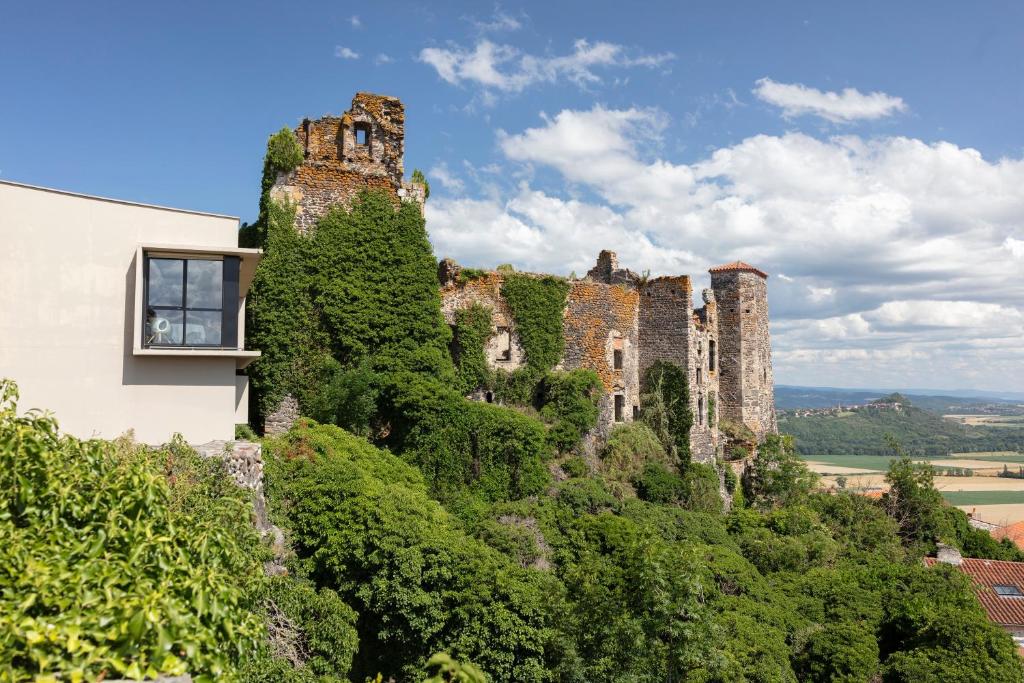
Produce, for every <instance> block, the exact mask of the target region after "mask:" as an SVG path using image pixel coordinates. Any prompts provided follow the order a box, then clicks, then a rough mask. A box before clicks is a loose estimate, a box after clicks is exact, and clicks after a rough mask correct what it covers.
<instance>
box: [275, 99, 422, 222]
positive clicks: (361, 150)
mask: <svg viewBox="0 0 1024 683" xmlns="http://www.w3.org/2000/svg"><path fill="white" fill-rule="evenodd" d="M360 131H363V133H365V138H364V140H365V144H360V136H361V135H362V133H361V132H360ZM295 136H296V137H297V138H298V141H299V144H300V145H301V146H302V149H303V154H304V157H305V158H304V160H303V162H302V164H300V165H299V167H298V168H296V169H295V170H294V171H292V172H290V173H282V174H280V175H279V176H278V177H277V180H276V181H275V183H274V186H273V187H272V188H271V190H270V197H271V198H272V199H274V200H275V201H279V202H284V201H290V202H292V203H293V204H295V205H296V214H295V228H296V229H297V230H298V231H299V232H300V233H303V234H305V233H308V232H309V231H311V230H312V229H313V228H314V227H315V226H316V222H317V220H319V219H320V218H321V217H322V216H323V215H325V214H326V213H327V212H328V211H329V210H330V208H331V207H333V206H338V205H341V206H350V205H351V202H352V200H353V199H354V198H355V197H356V195H358V194H359V193H360V192H361V191H363V190H367V189H376V190H383V191H385V192H387V193H388V194H389V195H391V196H392V197H393V198H394V199H395V201H412V202H416V203H418V204H419V205H420V206H421V207H422V206H423V202H424V200H425V188H424V187H423V185H421V184H419V183H407V182H405V180H404V178H403V175H404V166H403V163H404V162H403V155H404V153H405V108H404V106H403V105H402V102H401V101H400V100H398V99H397V98H394V97H386V96H383V95H373V94H371V93H357V94H356V96H355V97H354V98H353V99H352V108H351V109H350V110H349V111H347V112H345V113H344V114H343V115H342V116H324V117H322V118H319V119H316V120H310V119H306V120H304V121H303V122H302V124H301V125H300V126H299V127H298V128H296V129H295Z"/></svg>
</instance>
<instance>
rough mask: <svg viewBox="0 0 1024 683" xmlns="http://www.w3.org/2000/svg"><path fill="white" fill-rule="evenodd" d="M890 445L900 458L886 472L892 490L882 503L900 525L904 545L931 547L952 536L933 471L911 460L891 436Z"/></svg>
mask: <svg viewBox="0 0 1024 683" xmlns="http://www.w3.org/2000/svg"><path fill="white" fill-rule="evenodd" d="M890 447H891V448H892V450H893V453H894V454H895V455H897V456H898V458H897V459H896V460H893V461H892V463H891V464H890V465H889V471H888V473H887V474H886V475H885V480H886V482H888V484H889V490H888V491H886V492H885V493H884V494H882V505H883V506H884V508H885V510H886V512H887V513H888V514H889V516H890V517H892V518H893V519H894V520H895V521H896V523H897V525H898V526H899V535H900V538H901V539H902V540H903V543H904V544H905V545H907V546H908V547H914V548H917V549H918V550H920V551H927V550H931V549H933V548H934V547H935V543H936V542H938V541H939V540H943V539H950V537H951V535H952V529H951V528H950V525H949V521H948V519H947V518H946V516H945V515H944V514H943V508H944V506H945V503H944V502H943V500H942V494H941V493H939V491H938V490H937V489H936V488H935V483H934V470H933V469H932V467H931V465H928V464H927V463H915V462H914V461H913V460H911V459H910V458H909V457H908V456H907V455H906V453H905V452H903V449H902V448H901V447H900V445H899V444H898V443H896V442H895V440H892V439H890Z"/></svg>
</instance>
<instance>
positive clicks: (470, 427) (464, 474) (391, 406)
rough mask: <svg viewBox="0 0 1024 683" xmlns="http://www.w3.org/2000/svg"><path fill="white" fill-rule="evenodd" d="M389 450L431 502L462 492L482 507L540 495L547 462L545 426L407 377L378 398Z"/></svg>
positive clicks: (394, 381) (397, 378) (433, 383)
mask: <svg viewBox="0 0 1024 683" xmlns="http://www.w3.org/2000/svg"><path fill="white" fill-rule="evenodd" d="M384 398H385V402H386V403H387V404H388V409H387V413H388V415H389V417H390V420H391V422H390V429H391V433H390V435H389V438H388V443H389V444H390V445H391V446H392V447H393V448H394V450H395V451H396V452H399V453H401V454H402V457H403V458H404V459H406V460H407V461H409V462H410V463H413V464H415V465H416V466H418V467H419V468H420V469H421V470H422V471H423V473H424V475H425V476H426V477H427V479H428V481H429V482H430V484H431V490H432V491H433V492H434V493H435V495H437V496H439V497H441V498H443V499H447V498H449V497H450V496H453V495H456V494H458V493H459V492H460V491H462V490H463V489H464V488H468V489H469V490H471V491H473V492H475V493H478V494H480V495H483V496H484V497H485V498H487V499H489V500H510V499H515V498H522V497H524V496H529V495H534V494H537V493H539V492H540V491H542V490H543V489H544V487H545V486H546V485H547V483H548V481H549V480H550V474H549V473H548V470H547V467H546V465H545V464H544V463H545V461H546V460H547V459H548V458H550V456H551V449H550V447H549V446H548V445H547V443H546V437H545V431H544V426H543V425H542V424H541V423H540V422H539V421H538V420H534V419H532V418H529V417H527V416H526V415H523V414H521V413H519V412H517V411H515V410H512V409H510V408H504V407H501V406H496V405H492V404H488V403H478V402H475V401H468V400H466V399H465V398H463V397H462V396H461V395H459V394H458V393H456V392H455V391H453V390H452V389H450V388H448V387H444V386H441V385H440V383H438V382H437V381H435V380H431V379H427V378H424V377H423V376H421V375H413V374H412V373H398V374H395V375H393V376H391V377H390V381H389V384H388V386H387V387H386V388H385V391H384Z"/></svg>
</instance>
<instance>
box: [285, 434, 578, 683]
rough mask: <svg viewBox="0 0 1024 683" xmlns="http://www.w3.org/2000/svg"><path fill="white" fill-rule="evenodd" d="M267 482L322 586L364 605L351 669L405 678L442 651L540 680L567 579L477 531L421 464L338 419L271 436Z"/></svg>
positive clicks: (511, 675) (497, 671)
mask: <svg viewBox="0 0 1024 683" xmlns="http://www.w3.org/2000/svg"><path fill="white" fill-rule="evenodd" d="M266 449H267V450H266V452H267V454H268V461H267V479H268V481H267V491H268V493H269V494H270V496H271V501H272V503H273V504H274V506H275V508H276V509H279V510H282V511H283V512H284V514H285V519H284V520H283V522H284V523H285V524H286V525H287V526H288V527H289V529H290V531H291V533H292V538H293V539H294V544H295V551H296V553H297V555H298V557H299V559H300V560H301V562H302V563H303V564H304V566H306V567H308V568H309V570H310V576H311V577H314V578H315V580H316V582H317V584H318V586H319V587H321V588H330V589H332V590H335V591H337V592H338V593H339V595H340V596H341V597H342V599H343V600H344V601H345V602H346V603H348V604H350V605H352V606H353V607H355V608H356V609H357V610H358V612H359V620H358V622H357V628H358V631H359V650H358V652H357V654H356V657H355V660H354V665H353V673H352V674H351V676H350V677H351V678H352V679H353V680H362V678H363V677H365V676H373V675H375V674H376V673H378V672H381V673H383V674H384V675H385V676H387V675H394V676H396V677H398V678H400V679H407V678H409V677H412V676H414V675H416V673H417V672H418V671H419V670H420V667H421V666H422V664H423V662H424V661H426V659H427V657H429V656H430V654H431V653H433V652H438V651H441V650H448V651H453V652H458V653H459V655H460V656H465V657H469V658H470V659H472V660H473V661H475V662H477V663H478V664H479V665H480V667H481V668H482V669H483V670H484V671H487V672H489V673H490V675H491V676H493V677H494V678H495V679H497V680H516V681H542V680H546V679H547V678H548V675H547V673H546V672H545V664H544V651H545V647H546V645H547V643H548V641H549V639H550V638H551V636H552V633H551V628H552V620H553V614H554V613H555V611H556V610H557V609H558V604H559V600H560V588H559V586H558V585H557V583H556V582H553V581H552V580H551V578H550V577H549V576H547V575H545V574H544V573H542V572H536V571H533V570H527V569H523V568H521V567H519V566H518V565H517V564H515V563H513V562H512V561H511V560H510V559H508V558H507V557H505V556H503V555H502V554H500V553H499V552H497V551H495V550H493V549H491V548H488V547H487V546H486V545H485V544H483V543H481V542H479V541H477V540H475V539H472V538H470V537H468V536H467V535H466V534H465V533H464V532H463V530H462V528H461V527H460V525H459V524H458V522H457V521H456V520H455V519H453V518H452V517H451V516H449V515H448V513H447V512H445V511H444V509H443V508H442V507H441V506H440V505H439V504H438V503H437V502H436V501H433V500H431V499H430V497H429V496H428V494H427V489H426V486H425V483H424V481H423V478H422V476H421V475H420V474H419V472H418V471H417V470H416V469H415V468H414V467H411V466H410V465H408V464H406V463H404V462H403V461H402V460H400V459H399V458H397V457H395V456H393V455H391V454H389V453H387V452H386V451H382V450H379V449H377V448H374V447H373V446H371V445H370V444H369V443H367V442H366V441H365V440H363V439H360V438H358V437H355V436H353V435H351V434H348V433H346V432H344V431H342V430H341V429H338V428H337V427H333V426H329V425H315V424H312V423H309V422H304V423H302V424H300V425H298V426H297V427H295V428H294V429H293V430H292V431H291V432H289V433H288V434H287V435H285V436H283V437H280V438H277V439H272V440H268V441H267V442H266Z"/></svg>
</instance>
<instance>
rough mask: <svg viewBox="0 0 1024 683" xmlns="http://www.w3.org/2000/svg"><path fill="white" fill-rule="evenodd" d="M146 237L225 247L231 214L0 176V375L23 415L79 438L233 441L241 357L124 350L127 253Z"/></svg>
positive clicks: (131, 273) (234, 225)
mask: <svg viewBox="0 0 1024 683" xmlns="http://www.w3.org/2000/svg"><path fill="white" fill-rule="evenodd" d="M154 243H159V244H166V245H181V246H183V247H186V246H187V247H192V248H211V249H221V248H234V247H237V244H238V219H236V218H231V217H227V216H216V215H211V214H201V213H193V212H186V211H178V210H173V209H166V208H160V207H152V206H145V205H139V204H132V203H127V202H119V201H112V200H106V199H99V198H95V197H87V196H82V195H74V194H69V193H63V192H57V191H52V190H46V189H42V188H34V187H27V186H23V185H17V184H11V183H7V182H3V181H0V377H10V378H13V379H14V380H16V381H17V383H18V386H19V389H20V392H21V400H20V401H19V408H20V409H21V410H28V409H30V408H41V409H45V410H49V411H52V412H53V413H54V414H55V415H56V417H57V419H58V421H59V423H60V426H61V429H62V430H63V431H65V432H67V433H70V434H74V435H75V436H79V437H83V438H87V437H92V436H98V437H103V438H113V437H116V436H118V435H120V434H122V433H124V432H126V431H128V430H134V432H135V437H136V439H137V440H139V441H141V442H144V443H162V442H164V441H166V440H168V439H169V438H170V437H171V436H172V434H173V433H175V432H181V433H182V434H183V435H184V436H185V438H186V439H187V440H188V441H189V442H192V443H200V442H204V441H209V440H211V439H230V438H232V437H233V432H234V424H235V421H236V419H237V418H236V416H237V415H244V414H245V409H244V407H243V406H238V405H237V399H239V398H241V397H242V396H244V394H245V393H246V392H245V391H244V390H243V388H242V387H239V385H238V382H237V381H236V376H235V369H236V367H237V366H238V364H239V359H236V358H233V357H181V356H170V357H168V356H144V355H136V354H135V353H133V340H134V338H135V330H134V327H135V319H136V318H135V306H136V290H135V286H136V283H135V279H136V266H135V261H136V254H137V251H138V248H139V245H140V244H154ZM239 333H240V335H241V330H240V331H239ZM240 342H242V340H241V338H240ZM242 343H244V342H242ZM241 345H242V344H240V346H241ZM239 379H243V380H244V378H239Z"/></svg>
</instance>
